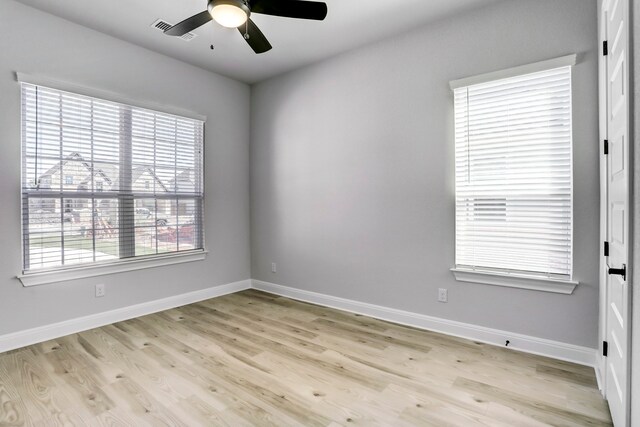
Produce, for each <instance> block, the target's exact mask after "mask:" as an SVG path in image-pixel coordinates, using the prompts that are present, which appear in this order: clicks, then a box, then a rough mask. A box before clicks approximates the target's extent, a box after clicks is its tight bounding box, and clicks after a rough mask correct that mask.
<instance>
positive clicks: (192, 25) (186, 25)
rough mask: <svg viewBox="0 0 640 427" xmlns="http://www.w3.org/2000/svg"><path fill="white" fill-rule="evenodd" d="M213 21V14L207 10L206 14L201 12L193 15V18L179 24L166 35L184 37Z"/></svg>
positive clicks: (166, 32)
mask: <svg viewBox="0 0 640 427" xmlns="http://www.w3.org/2000/svg"><path fill="white" fill-rule="evenodd" d="M211 19H212V18H211V14H210V13H209V11H208V10H205V11H204V12H200V13H198V14H197V15H193V16H192V17H191V18H187V19H185V20H184V21H182V22H179V23H177V24H176V25H174V26H173V27H171V28H169V29H168V30H167V31H165V32H164V33H165V34H167V35H169V36H183V35H185V34H187V33H188V32H189V31H193V30H195V29H196V28H198V27H200V26H201V25H204V24H206V23H207V22H209V21H211Z"/></svg>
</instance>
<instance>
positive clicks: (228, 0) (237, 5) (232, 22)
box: [207, 0, 251, 28]
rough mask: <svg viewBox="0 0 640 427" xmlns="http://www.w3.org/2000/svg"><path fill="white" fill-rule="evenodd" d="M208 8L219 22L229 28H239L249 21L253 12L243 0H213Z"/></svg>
mask: <svg viewBox="0 0 640 427" xmlns="http://www.w3.org/2000/svg"><path fill="white" fill-rule="evenodd" d="M207 9H208V10H209V13H210V14H211V17H212V18H213V19H214V20H215V21H216V22H217V23H218V24H220V25H222V26H223V27H227V28H238V27H239V26H240V25H242V24H244V23H245V22H247V19H249V14H250V13H251V11H250V10H249V8H248V7H247V5H246V4H245V3H244V2H243V1H242V0H213V1H210V2H209V5H208V6H207Z"/></svg>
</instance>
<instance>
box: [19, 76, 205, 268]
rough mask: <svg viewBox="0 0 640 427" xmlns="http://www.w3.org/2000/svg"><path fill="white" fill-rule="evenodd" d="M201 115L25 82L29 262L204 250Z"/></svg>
mask: <svg viewBox="0 0 640 427" xmlns="http://www.w3.org/2000/svg"><path fill="white" fill-rule="evenodd" d="M203 137H204V123H203V122H202V121H199V120H194V119H190V118H185V117H179V116H175V115H172V114H166V113H162V112H158V111H151V110H147V109H143V108H138V107H134V106H129V105H124V104H119V103H115V102H111V101H105V100H100V99H96V98H91V97H87V96H82V95H77V94H73V93H69V92H63V91H59V90H55V89H50V88H47V87H42V86H37V85H33V84H29V83H22V162H23V165H22V215H23V216H22V230H23V260H24V266H23V268H24V271H25V272H30V271H40V270H46V269H56V268H63V267H69V266H76V265H81V264H82V265H84V264H90V263H104V262H114V261H118V260H122V259H125V258H127V259H129V258H133V257H142V256H145V257H149V256H159V255H163V254H172V253H176V252H183V251H202V250H203V227H202V209H203V198H204V192H203V184H202V178H203Z"/></svg>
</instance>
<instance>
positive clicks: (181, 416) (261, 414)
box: [0, 290, 611, 427]
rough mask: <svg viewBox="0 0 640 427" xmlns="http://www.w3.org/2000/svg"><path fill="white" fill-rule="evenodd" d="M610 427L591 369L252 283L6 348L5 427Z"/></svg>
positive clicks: (2, 359) (0, 385) (0, 359)
mask: <svg viewBox="0 0 640 427" xmlns="http://www.w3.org/2000/svg"><path fill="white" fill-rule="evenodd" d="M63 425H64V426H128V427H129V426H161V425H166V426H183V425H184V426H197V425H203V426H233V427H236V426H240V427H242V426H278V427H281V426H328V427H338V426H349V425H361V426H394V427H405V426H438V427H442V426H464V427H466V426H500V427H506V426H523V427H529V426H530V427H541V426H610V425H611V419H610V416H609V413H608V407H607V404H606V402H605V401H604V400H603V399H602V398H601V396H600V393H599V391H598V390H597V386H596V383H595V376H594V372H593V369H591V368H589V367H585V366H580V365H575V364H572V363H568V362H563V361H557V360H552V359H548V358H545V357H540V356H535V355H531V354H526V353H521V352H517V351H512V350H510V349H505V348H500V347H495V346H491V345H487V344H482V343H478V342H473V341H469V340H465V339H462V338H456V337H449V336H446V335H442V334H438V333H434V332H429V331H423V330H420V329H416V328H412V327H409V326H405V325H397V324H393V323H389V322H385V321H382V320H378V319H372V318H369V317H367V316H362V315H357V314H353V313H348V312H343V311H340V310H335V309H331V308H325V307H320V306H317V305H314V304H309V303H305V302H300V301H295V300H291V299H288V298H284V297H280V296H277V295H272V294H268V293H264V292H260V291H256V290H247V291H243V292H239V293H236V294H230V295H226V296H223V297H219V298H215V299H211V300H207V301H203V302H200V303H196V304H191V305H187V306H183V307H178V308H175V309H171V310H167V311H164V312H161V313H156V314H150V315H146V316H142V317H140V318H136V319H130V320H127V321H124V322H119V323H115V324H113V325H107V326H104V327H102V328H96V329H93V330H89V331H85V332H81V333H78V334H73V335H69V336H66V337H61V338H58V339H55V340H50V341H47V342H44V343H40V344H35V345H33V346H29V347H25V348H23V349H18V350H14V351H11V352H7V353H3V354H0V426H2V427H5V426H12V427H13V426H63Z"/></svg>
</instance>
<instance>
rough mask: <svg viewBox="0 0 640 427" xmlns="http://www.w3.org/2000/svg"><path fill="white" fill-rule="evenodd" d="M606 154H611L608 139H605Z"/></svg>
mask: <svg viewBox="0 0 640 427" xmlns="http://www.w3.org/2000/svg"><path fill="white" fill-rule="evenodd" d="M604 154H605V156H606V155H607V154H609V140H608V139H605V140H604Z"/></svg>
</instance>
